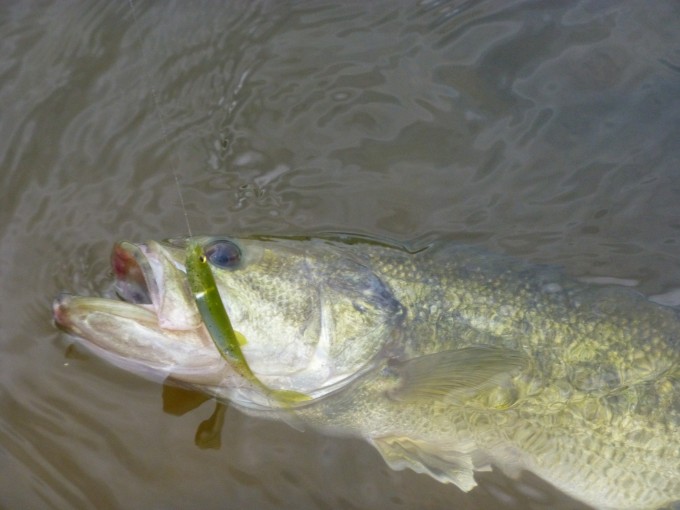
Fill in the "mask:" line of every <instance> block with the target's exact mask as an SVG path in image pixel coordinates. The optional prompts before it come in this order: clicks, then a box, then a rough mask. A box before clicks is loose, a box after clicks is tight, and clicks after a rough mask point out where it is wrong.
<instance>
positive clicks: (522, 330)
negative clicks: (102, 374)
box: [53, 237, 680, 510]
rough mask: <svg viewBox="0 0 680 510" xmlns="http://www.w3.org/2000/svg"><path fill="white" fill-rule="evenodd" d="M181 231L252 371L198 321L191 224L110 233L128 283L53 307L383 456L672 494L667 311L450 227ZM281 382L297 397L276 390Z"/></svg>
mask: <svg viewBox="0 0 680 510" xmlns="http://www.w3.org/2000/svg"><path fill="white" fill-rule="evenodd" d="M190 242H191V243H192V245H199V246H201V247H203V250H204V253H205V257H206V258H207V260H208V261H209V263H210V269H211V272H212V274H213V275H214V280H215V284H216V286H217V289H218V292H219V297H220V299H221V300H222V303H223V304H224V309H225V310H226V313H228V316H229V318H230V321H231V324H233V329H234V333H232V336H231V338H238V340H239V344H240V347H239V348H238V349H236V351H238V352H239V356H240V355H241V353H242V356H243V357H245V359H246V360H247V365H246V366H247V367H248V370H249V371H251V372H250V375H248V374H246V375H248V376H247V377H245V376H244V373H246V372H244V370H243V369H240V370H239V369H235V368H234V366H232V365H231V364H230V363H229V362H228V359H225V357H224V356H222V355H221V354H220V352H219V350H218V349H217V348H216V347H215V344H214V343H213V339H212V338H211V335H210V332H209V331H208V329H207V328H206V325H205V324H204V321H203V318H202V316H201V312H200V311H199V309H198V307H197V304H196V299H195V296H194V294H193V293H192V290H191V288H190V285H189V283H188V282H187V277H186V276H187V275H186V267H185V261H186V256H187V250H186V246H187V244H186V243H187V241H181V240H173V241H166V242H155V241H150V242H148V243H146V244H139V245H135V244H131V243H125V242H124V243H119V244H117V245H116V246H115V248H114V251H113V256H112V265H113V271H114V275H115V278H116V283H115V288H116V292H117V294H118V296H119V297H120V298H122V300H115V299H105V298H99V297H77V296H69V295H62V296H60V297H58V298H57V299H56V300H55V302H54V307H53V310H54V319H55V322H56V323H57V325H58V326H59V327H60V328H62V329H63V330H65V331H67V332H68V333H70V334H72V335H74V336H76V337H79V338H81V339H82V340H83V343H84V344H85V345H86V346H88V347H89V348H90V349H92V350H94V351H95V353H97V354H99V355H100V356H102V357H104V358H105V359H107V360H109V361H111V362H113V363H115V364H118V365H120V366H122V367H124V368H125V369H128V370H133V371H136V372H140V373H142V374H145V375H151V376H157V377H159V378H166V377H168V378H171V379H173V380H175V381H177V382H178V383H180V384H185V385H189V386H192V387H195V388H198V389H200V390H201V391H204V392H206V393H208V394H210V395H213V396H215V397H216V398H217V399H220V400H224V401H228V402H230V403H231V404H232V405H235V406H237V407H239V408H240V409H242V410H243V411H244V412H246V413H249V414H253V415H257V416H265V417H270V418H278V419H284V420H289V419H294V420H295V421H296V422H298V423H301V424H303V425H308V426H310V427H316V428H318V429H321V430H322V431H328V432H332V433H334V434H345V435H353V436H359V437H362V438H365V439H366V440H367V441H368V442H370V443H371V444H372V445H373V446H375V447H376V448H377V449H378V451H379V452H380V453H381V454H382V456H383V457H384V459H385V460H386V462H387V463H388V464H389V465H390V466H391V467H393V468H395V469H403V468H411V469H413V470H415V471H417V472H419V473H426V474H428V475H430V476H433V477H434V478H436V479H437V480H440V481H442V482H448V483H454V484H455V485H457V486H458V487H460V488H461V489H462V490H464V491H469V490H471V489H472V488H473V487H475V485H476V482H475V479H474V472H475V471H478V470H486V469H489V468H490V467H491V466H497V467H498V468H500V469H502V470H503V471H504V472H505V473H507V474H508V475H510V476H516V475H517V474H519V473H520V472H521V471H522V470H528V471H531V472H533V473H535V474H536V475H538V476H539V477H541V478H543V479H545V480H547V481H548V482H550V483H552V484H553V485H555V486H556V487H558V488H559V489H561V490H562V491H564V492H566V493H567V494H569V495H571V496H573V497H575V498H577V499H579V500H581V501H583V502H585V503H587V504H590V505H592V506H594V507H596V508H601V509H617V510H624V509H653V508H659V507H662V506H664V505H668V504H670V503H672V502H674V501H677V500H680V317H679V315H678V312H677V311H676V310H674V309H672V308H668V307H664V306H661V305H658V304H655V303H652V302H650V301H648V300H646V299H645V298H644V297H643V296H641V295H640V294H638V293H636V292H635V291H633V290H631V289H626V288H619V287H613V286H610V287H602V286H591V285H587V284H585V283H581V282H579V281H577V280H573V279H570V278H568V277H567V276H565V275H564V274H562V272H561V271H559V270H558V269H555V268H552V267H547V266H536V265H531V264H529V263H526V262H522V261H519V260H516V259H513V258H508V257H503V256H499V255H492V254H488V253H485V252H481V251H480V250H477V249H475V248H471V247H465V246H460V245H454V244H450V243H435V244H433V245H431V246H429V247H427V248H426V249H423V250H420V251H417V252H409V251H407V250H404V249H401V248H399V247H394V246H390V245H387V244H383V243H380V242H375V241H371V240H368V239H357V238H341V237H338V238H326V239H323V238H314V239H310V238H266V237H260V238H242V239H236V238H192V240H191V241H190ZM234 347H235V345H234ZM255 382H256V383H255ZM263 388H267V389H269V388H271V391H263ZM276 391H281V392H291V394H301V395H304V396H305V398H304V399H302V400H300V401H292V402H288V403H287V404H286V405H285V406H282V405H281V402H280V401H279V399H277V398H272V394H273V393H272V392H276Z"/></svg>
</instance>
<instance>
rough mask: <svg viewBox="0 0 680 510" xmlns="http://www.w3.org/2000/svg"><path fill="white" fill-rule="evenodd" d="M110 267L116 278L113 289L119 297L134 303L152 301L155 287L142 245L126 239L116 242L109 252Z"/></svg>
mask: <svg viewBox="0 0 680 510" xmlns="http://www.w3.org/2000/svg"><path fill="white" fill-rule="evenodd" d="M111 267H112V268H113V274H114V276H115V278H116V281H115V283H114V289H115V292H116V294H117V295H118V297H119V298H120V299H122V300H123V301H126V302H128V303H132V304H136V305H151V304H152V303H153V299H152V297H153V294H154V293H156V295H157V287H156V285H155V280H154V279H153V271H152V270H151V267H150V264H149V261H148V259H147V258H146V255H145V254H144V252H143V247H142V246H137V245H134V244H132V243H129V242H126V241H123V242H120V243H116V244H115V246H114V247H113V252H112V253H111ZM149 280H151V281H149Z"/></svg>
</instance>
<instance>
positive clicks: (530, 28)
mask: <svg viewBox="0 0 680 510" xmlns="http://www.w3.org/2000/svg"><path fill="white" fill-rule="evenodd" d="M679 19H680V5H679V4H678V3H677V2H675V1H674V0H668V1H662V0H659V1H646V2H601V1H596V0H592V1H583V2H569V3H567V2H548V1H536V2H508V1H496V2H493V1H488V2H444V1H422V2H401V3H396V2H391V1H390V2H370V3H363V2H348V3H345V4H343V5H339V6H335V5H333V2H317V1H309V2H298V3H295V4H289V3H284V2H252V1H243V2H228V3H227V2H223V3H218V2H205V3H203V4H198V3H196V2H175V3H171V2H158V3H154V2H143V1H138V0H136V1H135V2H134V12H133V8H132V7H131V5H130V4H128V3H126V2H110V1H100V2H89V3H87V4H85V3H82V2H56V3H52V4H50V3H47V2H43V1H35V2H27V1H15V2H2V4H1V5H0V165H1V166H0V190H1V191H0V193H1V195H0V198H1V203H0V204H1V205H0V293H1V296H2V307H1V309H0V507H2V508H92V507H95V506H96V507H98V508H121V509H122V508H125V509H129V508H145V509H149V508H158V509H161V508H162V509H168V508H189V507H190V508H206V509H209V508H225V509H227V508H228V509H236V508H259V509H267V508H297V509H312V508H359V509H376V508H396V509H411V508H413V509H416V508H417V509H440V508H447V509H450V508H455V509H498V508H505V509H514V508H517V509H519V508H522V509H525V508H537V509H538V508H541V509H547V508H578V505H577V504H576V503H574V502H573V501H570V500H568V499H567V498H565V497H563V496H561V495H560V494H559V493H557V492H556V491H554V490H552V489H550V488H549V487H546V486H545V485H544V484H542V483H540V482H539V481H536V480H534V479H533V478H531V477H527V478H526V479H525V480H523V482H522V483H516V482H512V481H510V480H507V479H505V478H503V477H502V476H500V475H499V474H482V475H480V476H479V477H478V479H479V481H480V486H479V487H478V488H477V489H475V490H474V491H472V492H471V493H470V494H463V493H461V492H460V491H458V490H457V489H456V488H455V487H452V486H447V485H441V484H438V483H437V482H435V481H433V480H431V479H429V478H427V477H425V476H421V475H417V474H415V473H412V472H409V471H406V472H393V471H390V470H389V469H388V468H387V467H386V466H385V464H384V463H383V461H382V460H381V459H380V458H379V456H378V454H377V453H376V452H374V451H373V450H372V449H371V448H370V447H369V446H367V445H366V444H364V443H362V442H360V441H356V440H349V439H340V438H329V437H323V436H321V435H318V434H316V433H314V432H305V433H302V432H299V431H296V430H293V429H291V428H289V427H287V426H285V425H282V424H277V423H269V422H265V421H261V420H256V419H252V418H247V417H244V416H242V415H241V414H239V413H238V412H236V411H233V410H231V411H229V412H228V413H227V416H226V420H225V426H224V432H223V437H222V447H221V449H219V450H210V449H200V448H198V447H197V446H196V445H195V444H194V434H195V431H196V429H197V427H198V426H199V424H200V423H201V422H202V421H203V420H205V419H207V418H208V417H209V416H210V414H211V413H212V407H211V405H210V404H204V405H203V406H201V407H199V408H197V409H195V410H193V411H190V412H188V413H186V414H184V415H182V416H175V415H173V414H170V413H168V412H164V411H163V408H162V399H161V393H162V388H161V386H159V385H157V384H154V383H151V382H147V381H144V380H142V379H139V378H137V377H135V376H133V375H130V374H127V373H124V372H122V371H120V370H118V369H115V368H113V367H110V366H107V365H105V364H104V363H102V362H101V361H99V360H97V359H95V358H93V357H91V356H90V355H87V354H84V353H82V352H80V351H79V350H77V349H75V350H74V349H72V348H69V341H68V339H67V338H65V337H64V336H63V335H60V334H59V333H58V332H57V331H55V330H54V328H53V327H52V325H51V317H50V302H51V300H52V298H53V297H54V296H55V295H56V294H57V293H58V292H59V291H61V290H68V291H72V292H80V293H88V292H90V293H94V292H98V291H101V290H102V289H103V288H105V286H106V284H107V281H108V280H107V279H108V267H107V266H108V254H109V250H110V247H111V244H112V243H113V242H114V241H115V240H118V239H121V238H127V239H131V240H144V239H147V238H165V237H170V236H176V235H184V234H186V225H185V222H184V218H183V212H182V208H181V207H180V205H179V200H178V195H177V189H176V186H175V182H174V177H173V169H176V172H177V174H178V179H179V182H180V185H181V188H182V191H183V194H184V197H185V200H186V208H187V211H188V216H189V220H190V222H191V227H192V229H193V231H194V232H204V233H215V234H233V233H284V234H294V233H303V232H305V233H310V232H312V233H313V232H318V231H329V230H332V231H343V232H355V233H365V234H371V235H376V236H381V237H386V238H390V239H395V240H407V239H418V240H422V241H425V240H429V239H433V238H439V237H447V238H452V239H458V240H461V241H465V242H474V243H477V244H480V245H484V246H486V247H487V248H490V249H492V250H495V251H501V252H505V253H511V254H514V255H518V256H522V257H525V258H529V259H531V260H535V261H540V262H550V263H557V264H561V265H564V266H565V267H566V268H567V270H568V271H569V272H570V273H572V274H575V275H590V276H593V275H606V276H614V277H619V278H630V279H635V280H638V281H639V288H640V289H641V290H642V291H644V292H646V293H660V292H664V291H667V290H669V289H673V288H676V287H678V286H680V246H679V243H680V143H679V142H678V141H679V140H680V31H679V30H678V20H679ZM152 92H153V93H152ZM154 95H155V98H156V101H157V103H158V108H155V106H154ZM158 111H160V112H161V116H162V119H163V120H162V122H161V120H159V116H158ZM163 126H164V127H163ZM164 133H165V134H164Z"/></svg>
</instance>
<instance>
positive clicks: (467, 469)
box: [372, 436, 477, 492]
mask: <svg viewBox="0 0 680 510" xmlns="http://www.w3.org/2000/svg"><path fill="white" fill-rule="evenodd" d="M372 443H373V445H374V446H375V447H376V448H377V449H378V451H379V452H380V454H381V455H382V456H383V458H384V459H385V462H387V464H388V465H389V466H390V467H391V468H392V469H394V470H397V471H398V470H401V469H405V468H410V469H412V470H413V471H415V472H416V473H424V474H428V475H430V476H432V477H433V478H436V479H437V480H439V481H440V482H443V483H453V484H455V485H457V486H458V487H459V488H460V489H461V490H463V491H465V492H467V491H469V490H471V489H472V488H474V487H476V485H477V482H475V479H474V476H473V469H474V466H473V462H472V457H471V455H470V454H469V453H463V452H460V451H456V450H453V449H449V448H446V447H444V446H442V445H435V444H431V443H427V442H425V441H419V440H414V439H410V438H407V437H396V436H386V437H380V438H374V439H373V440H372Z"/></svg>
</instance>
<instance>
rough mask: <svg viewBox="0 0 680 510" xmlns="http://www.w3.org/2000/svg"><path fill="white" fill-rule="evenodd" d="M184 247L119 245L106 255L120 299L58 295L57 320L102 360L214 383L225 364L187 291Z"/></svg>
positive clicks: (154, 376)
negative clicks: (214, 377) (215, 375)
mask: <svg viewBox="0 0 680 510" xmlns="http://www.w3.org/2000/svg"><path fill="white" fill-rule="evenodd" d="M183 253H184V251H183V249H182V248H179V247H175V246H173V245H172V244H166V243H157V242H154V241H152V242H149V243H147V244H132V243H129V242H120V243H117V244H116V245H115V246H114V248H113V252H112V255H111V264H112V268H113V273H114V277H115V282H114V290H115V293H116V294H117V296H118V297H119V298H120V299H109V298H105V297H94V296H75V295H71V294H66V293H62V294H60V295H59V296H57V298H56V299H55V300H54V302H53V304H52V313H53V318H54V322H55V324H56V325H57V326H58V327H59V328H60V329H62V330H63V331H65V332H66V333H68V334H70V335H73V336H74V337H76V338H78V339H79V343H80V344H81V345H84V346H85V347H86V348H87V349H89V350H92V351H94V353H95V354H96V355H97V356H100V357H102V358H104V359H106V360H107V361H109V362H111V363H113V364H115V365H117V366H121V367H123V368H125V369H127V370H132V371H134V372H137V373H141V374H142V375H144V376H150V378H152V379H157V378H158V376H161V377H165V376H168V375H179V376H181V378H182V379H183V380H185V381H187V382H191V383H194V382H196V383H199V382H200V383H203V382H204V381H206V380H207V381H209V382H213V381H212V379H213V378H212V376H211V375H210V374H216V373H218V372H222V371H223V370H224V368H225V363H224V361H223V360H222V359H221V357H220V355H219V353H218V352H217V351H216V349H215V348H214V345H213V343H212V341H211V339H210V336H209V334H208V333H207V331H206V330H205V328H204V326H203V324H202V321H201V317H200V314H199V312H198V309H197V308H196V305H195V303H194V301H193V298H192V296H191V294H190V293H189V291H188V288H187V283H186V278H185V275H184V273H183V270H184V266H183Z"/></svg>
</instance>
